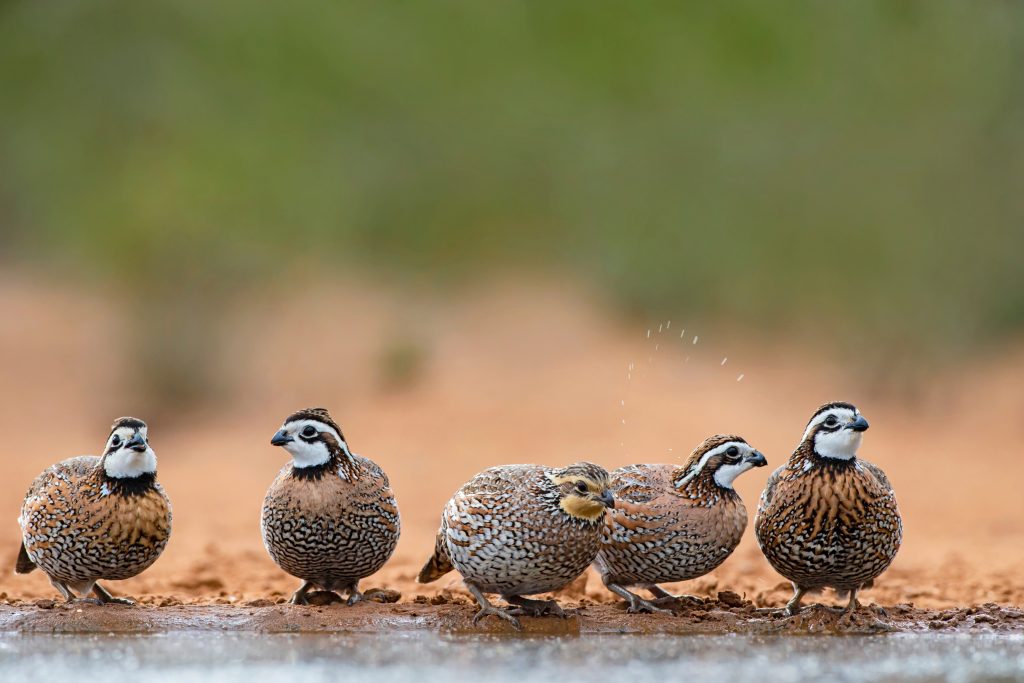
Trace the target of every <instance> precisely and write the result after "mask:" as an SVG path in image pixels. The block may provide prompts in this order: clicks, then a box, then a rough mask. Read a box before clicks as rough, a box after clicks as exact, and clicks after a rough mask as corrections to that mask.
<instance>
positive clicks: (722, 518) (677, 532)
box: [594, 435, 768, 612]
mask: <svg viewBox="0 0 1024 683" xmlns="http://www.w3.org/2000/svg"><path fill="white" fill-rule="evenodd" d="M767 462H768V461H767V460H765V457H764V456H763V455H762V454H761V453H760V452H759V451H757V450H755V449H754V448H753V447H751V446H750V445H749V444H748V443H747V442H746V441H744V440H743V439H742V438H740V437H738V436H724V435H717V436H712V437H710V438H708V439H705V440H704V442H703V443H701V444H700V445H699V446H697V448H695V449H694V451H693V453H691V455H690V458H689V460H688V461H687V462H686V464H684V465H682V466H679V465H630V466H628V467H623V468H621V469H618V470H615V471H614V472H612V474H611V477H612V492H613V494H614V495H615V508H614V509H613V510H610V511H609V513H608V515H607V516H606V519H605V526H604V534H603V536H602V540H601V552H600V553H598V556H597V560H596V561H595V562H594V565H595V567H596V568H597V570H598V573H600V575H601V579H602V580H603V581H604V584H605V586H607V587H608V589H609V590H610V591H612V592H613V593H615V594H616V595H618V596H620V597H622V598H623V599H625V600H626V601H627V602H628V603H629V606H628V610H629V611H630V612H656V611H668V610H664V609H661V608H659V607H657V606H656V604H666V603H673V602H676V601H677V600H678V599H679V598H677V597H676V596H673V595H671V594H669V593H668V592H667V591H665V590H664V589H662V588H661V587H659V586H658V585H657V584H659V583H663V582H672V581H686V580H689V579H695V578H697V577H698V576H703V575H704V574H707V573H708V572H710V571H712V570H713V569H715V568H716V567H718V566H719V565H720V564H722V562H724V561H725V558H727V557H729V555H730V554H731V553H732V551H733V550H735V548H736V546H737V545H738V544H739V542H740V538H741V537H742V536H743V531H744V530H745V529H746V526H747V510H746V508H745V507H744V506H743V501H742V500H740V496H739V494H737V493H736V491H735V490H734V489H733V487H732V484H733V481H734V480H735V479H736V477H738V476H739V475H741V474H743V473H744V472H746V471H747V470H750V469H752V468H754V467H763V466H764V465H766V464H767ZM627 586H642V587H644V588H646V589H647V590H648V591H650V592H651V593H652V594H653V595H654V596H655V597H656V598H657V600H655V601H653V602H652V601H649V600H644V599H642V598H641V597H640V596H638V595H637V594H635V593H633V592H631V591H629V590H627Z"/></svg>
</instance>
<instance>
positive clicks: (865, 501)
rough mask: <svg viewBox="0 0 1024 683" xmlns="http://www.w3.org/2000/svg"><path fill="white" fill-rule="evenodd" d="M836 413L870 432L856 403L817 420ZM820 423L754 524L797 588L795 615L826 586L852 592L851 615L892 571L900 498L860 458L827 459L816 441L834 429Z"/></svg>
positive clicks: (778, 474) (778, 478) (774, 484)
mask: <svg viewBox="0 0 1024 683" xmlns="http://www.w3.org/2000/svg"><path fill="white" fill-rule="evenodd" d="M836 409H838V410H843V409H846V410H850V411H854V415H855V417H856V418H857V419H858V420H860V421H861V422H862V427H861V428H859V429H858V431H863V430H865V429H867V422H866V421H864V420H863V419H862V418H860V416H859V413H858V412H856V409H855V408H854V407H853V406H852V405H849V404H843V403H833V404H828V405H826V406H822V408H820V409H819V410H818V411H817V412H816V413H815V416H816V417H817V416H819V415H823V414H826V412H827V411H829V410H836ZM814 420H815V418H814V417H812V424H811V426H809V428H808V433H807V435H806V436H805V438H804V440H803V441H802V442H801V444H800V445H799V446H798V447H797V449H796V451H795V452H794V453H793V455H792V456H791V457H790V459H789V462H787V463H786V464H785V465H783V466H782V467H780V468H779V469H777V470H776V471H775V472H774V473H773V474H772V476H771V477H770V478H769V480H768V483H767V486H766V487H765V490H764V493H763V494H762V496H761V501H760V505H759V506H758V512H757V518H756V520H755V529H756V532H757V540H758V544H759V545H760V546H761V550H762V551H763V552H764V554H765V557H766V558H767V559H768V561H769V562H770V563H771V565H772V566H773V567H774V568H775V570H776V571H778V572H779V573H780V574H782V575H783V576H784V577H786V578H787V579H789V580H790V581H792V582H793V586H794V589H795V595H794V596H793V600H792V601H791V602H790V604H789V605H788V606H787V611H788V612H789V613H794V612H796V611H797V610H798V609H799V603H800V598H801V597H802V596H803V594H804V593H805V592H807V591H814V590H819V589H821V588H826V587H831V588H835V589H837V590H838V591H840V592H850V593H851V597H850V604H849V607H848V609H853V608H855V607H856V591H857V590H858V589H860V588H862V587H864V586H866V585H870V583H871V582H872V581H873V580H874V579H875V578H876V577H878V576H879V575H880V574H881V573H882V572H884V571H885V570H886V569H887V568H888V567H889V565H890V564H891V563H892V561H893V558H895V556H896V552H897V551H898V550H899V547H900V543H901V541H902V535H903V527H902V521H901V519H900V513H899V509H898V508H897V506H896V497H895V495H894V493H893V489H892V486H891V485H890V483H889V480H888V478H887V477H886V476H885V474H884V473H883V472H882V470H881V469H880V468H878V467H876V466H875V465H872V464H871V463H869V462H867V461H866V460H862V459H861V458H859V457H851V458H849V459H845V460H844V459H835V458H827V457H823V456H822V455H820V454H819V453H818V452H816V450H815V437H816V435H817V434H818V433H819V431H825V430H827V429H828V426H827V425H823V424H822V425H813V422H814ZM843 428H844V427H843V425H842V424H839V425H837V426H836V427H835V428H834V429H833V431H837V430H841V429H843ZM858 443H859V442H858Z"/></svg>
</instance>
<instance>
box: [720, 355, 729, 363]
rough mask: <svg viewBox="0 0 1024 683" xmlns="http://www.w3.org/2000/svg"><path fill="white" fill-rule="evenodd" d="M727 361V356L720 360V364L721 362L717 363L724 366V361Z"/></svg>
mask: <svg viewBox="0 0 1024 683" xmlns="http://www.w3.org/2000/svg"><path fill="white" fill-rule="evenodd" d="M727 360H729V357H728V356H726V357H725V358H723V359H722V362H721V363H719V365H725V361H727Z"/></svg>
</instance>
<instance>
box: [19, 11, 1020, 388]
mask: <svg viewBox="0 0 1024 683" xmlns="http://www.w3.org/2000/svg"><path fill="white" fill-rule="evenodd" d="M0 98H2V100H0V101H2V106H0V230H2V232H0V249H2V252H3V255H2V256H0V261H2V262H6V263H8V264H11V263H23V262H27V263H35V264H43V265H45V266H48V267H54V268H59V269H61V271H62V272H71V273H76V274H78V275H80V276H82V277H88V278H95V279H97V280H100V281H103V282H107V283H109V284H110V285H111V286H113V287H115V288H116V289H117V290H118V291H119V292H121V294H122V295H123V296H124V297H125V298H126V299H127V300H129V301H133V302H135V303H138V302H145V303H146V304H147V305H146V306H145V307H143V308H145V309H146V311H147V312H143V313H140V315H144V316H145V315H148V316H151V317H153V318H154V319H160V320H165V321H167V320H169V321H173V322H165V323H164V324H162V325H156V326H155V330H154V331H153V332H152V335H151V338H150V339H148V340H146V341H145V343H143V344H140V348H145V349H148V351H146V353H148V354H149V355H150V356H152V358H150V360H149V361H147V362H150V363H152V364H165V365H167V366H168V368H165V369H164V370H163V371H162V372H165V373H169V374H170V375H171V376H173V375H174V374H175V372H174V369H175V368H176V367H179V366H180V365H181V364H188V363H190V362H191V359H192V358H194V356H195V355H196V354H201V353H202V351H201V349H202V348H203V347H204V345H205V344H206V343H207V342H208V339H207V337H208V336H209V333H208V332H207V331H205V326H204V321H209V320H211V319H214V318H215V317H216V313H215V311H216V306H217V305H219V303H220V302H223V301H225V300H226V299H229V298H230V297H231V296H233V292H234V291H236V290H237V289H238V288H239V286H240V285H243V286H247V285H250V284H254V283H255V284H259V283H262V282H266V281H269V280H272V279H273V278H274V277H277V276H278V275H279V274H280V273H285V272H295V271H296V270H299V271H313V272H316V271H320V272H322V273H323V274H325V275H327V276H333V275H345V274H353V273H356V274H359V273H363V274H368V275H371V276H374V277H382V278H388V279H391V280H393V279H394V278H396V277H397V278H399V279H405V278H408V279H409V280H410V281H411V282H415V283H417V284H420V283H422V282H423V281H424V280H426V281H428V282H432V283H436V285H437V286H439V287H453V286H454V287H459V286H464V285H465V284H466V283H467V282H471V281H472V280H473V279H474V278H478V277H480V276H482V275H485V274H486V273H488V272H490V271H492V270H493V269H511V270H516V269H519V271H520V272H523V273H530V272H544V271H549V272H553V273H556V274H558V275H560V276H561V275H566V276H569V277H575V278H581V279H582V280H583V281H584V282H586V283H590V284H592V285H593V286H594V288H595V289H596V290H597V291H600V292H603V293H604V294H605V295H606V296H607V298H608V300H609V301H610V302H612V303H613V304H614V305H615V306H617V307H619V310H621V311H624V312H626V313H627V314H632V315H639V316H649V315H656V314H682V315H686V316H689V317H690V319H708V320H719V321H726V322H727V323H729V324H730V325H734V326H737V327H740V328H750V329H755V330H765V329H767V330H770V331H774V332H776V333H780V334H794V335H795V334H799V335H804V334H806V333H812V334H815V335H819V336H820V339H821V340H823V341H824V342H829V343H831V342H837V341H838V342H840V343H842V344H844V345H845V346H846V347H850V348H854V347H863V346H864V345H868V344H869V345H871V347H872V348H874V349H880V350H882V351H885V352H890V351H891V352H893V353H897V354H902V355H901V356H900V357H908V356H911V357H915V358H927V357H947V356H948V354H950V353H963V352H965V351H971V350H974V349H978V348H981V347H980V345H985V344H989V343H991V342H992V341H993V340H997V339H999V338H1000V337H1002V336H1004V335H1006V334H1008V333H1011V332H1013V331H1017V330H1019V329H1020V327H1021V325H1022V324H1024V267H1022V265H1021V260H1022V254H1024V192H1022V190H1024V5H1022V4H1021V3H1014V2H981V3H966V2H947V1H944V0H928V1H920V2H863V3H825V2H808V3H786V4H781V5H779V4H773V3H762V2H730V3H693V4H681V3H670V2H664V3H660V2H652V3H639V4H635V3H618V2H614V3H557V2H556V3H549V2H487V3H477V2H468V1H467V2H434V3H313V2H293V3H279V4H274V3H267V4H260V3H248V2H219V3H217V2H214V3H210V2H200V1H198V0H176V1H175V2H163V1H158V2H148V3H137V2H126V1H123V2H91V3H73V2H11V1H8V2H4V3H0ZM242 291H244V289H243V290H242ZM172 328H173V329H174V330H175V332H174V334H175V335H177V337H176V338H175V339H173V340H171V341H166V340H163V341H162V345H161V344H155V341H154V340H156V339H163V337H162V336H160V335H162V334H164V333H166V332H167V331H168V330H169V329H172ZM181 390H182V391H187V388H184V389H181Z"/></svg>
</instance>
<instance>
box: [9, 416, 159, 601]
mask: <svg viewBox="0 0 1024 683" xmlns="http://www.w3.org/2000/svg"><path fill="white" fill-rule="evenodd" d="M18 522H19V523H20V524H21V534H22V545H21V552H20V553H19V554H18V560H17V564H16V567H15V571H16V572H17V573H19V574H27V573H28V572H30V571H32V570H33V569H35V568H36V567H38V568H39V569H41V570H42V572H43V573H44V574H46V576H47V577H48V578H49V579H50V582H51V583H52V584H53V586H54V587H55V588H56V589H57V590H58V591H60V594H61V595H62V596H64V599H65V600H68V601H73V600H83V601H87V602H98V603H108V602H114V603H123V604H133V603H132V601H131V600H129V599H127V598H114V597H112V596H111V595H110V593H109V592H107V590H106V589H105V588H103V586H101V585H100V584H99V583H97V581H99V580H100V579H104V580H115V581H116V580H121V579H127V578H130V577H132V576H135V575H137V574H139V573H140V572H142V571H143V570H145V569H147V568H148V567H149V566H150V565H152V564H153V563H154V562H156V559H157V558H158V557H160V553H162V552H163V550H164V548H165V547H166V546H167V541H168V539H169V538H170V536H171V503H170V501H169V500H168V499H167V496H166V495H165V494H164V491H163V489H162V488H161V487H160V485H159V484H158V483H157V482H156V454H155V453H154V452H153V449H152V448H150V446H149V436H148V429H147V427H146V423H145V422H143V421H142V420H137V419H135V418H133V417H122V418H119V419H117V420H115V421H114V424H113V426H112V427H111V429H110V435H109V436H108V437H107V443H106V446H105V447H104V449H103V455H101V456H94V455H83V456H79V457H77V458H71V459H69V460H65V461H63V462H60V463H57V464H56V465H53V466H52V467H50V468H49V469H47V470H46V471H44V472H43V473H42V474H40V475H39V476H38V477H36V479H35V481H33V482H32V486H31V488H29V491H28V494H27V495H26V496H25V502H24V503H23V505H22V508H21V515H20V516H19V517H18ZM90 591H92V593H93V594H94V595H95V596H96V597H95V598H93V599H91V598H85V597H83V596H85V595H87V594H88V593H89V592H90ZM76 593H77V596H76Z"/></svg>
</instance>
